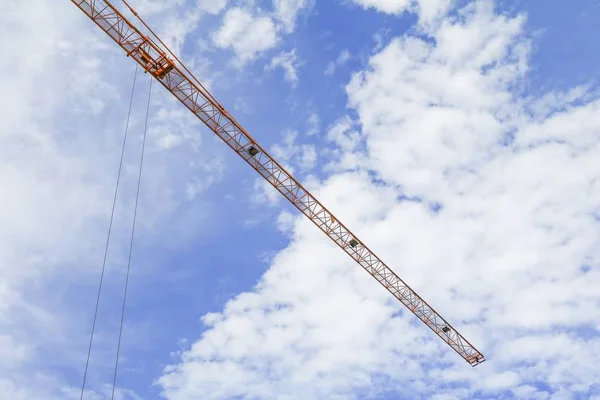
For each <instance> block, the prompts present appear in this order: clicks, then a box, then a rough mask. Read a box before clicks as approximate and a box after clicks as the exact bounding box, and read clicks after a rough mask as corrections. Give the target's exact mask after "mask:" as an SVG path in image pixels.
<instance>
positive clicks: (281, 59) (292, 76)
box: [265, 49, 301, 87]
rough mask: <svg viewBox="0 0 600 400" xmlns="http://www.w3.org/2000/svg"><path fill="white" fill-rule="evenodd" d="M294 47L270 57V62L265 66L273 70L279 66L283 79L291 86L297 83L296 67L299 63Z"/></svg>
mask: <svg viewBox="0 0 600 400" xmlns="http://www.w3.org/2000/svg"><path fill="white" fill-rule="evenodd" d="M297 53H298V52H297V50H296V49H292V50H290V51H288V52H282V53H279V54H278V55H276V56H275V57H273V59H271V63H270V64H269V65H267V66H266V67H265V69H267V70H273V69H276V68H281V69H282V70H283V73H284V77H285V80H286V81H288V82H289V83H290V84H291V85H292V86H293V87H296V86H297V85H298V72H297V69H298V67H299V66H300V64H301V61H300V59H299V58H298V54H297Z"/></svg>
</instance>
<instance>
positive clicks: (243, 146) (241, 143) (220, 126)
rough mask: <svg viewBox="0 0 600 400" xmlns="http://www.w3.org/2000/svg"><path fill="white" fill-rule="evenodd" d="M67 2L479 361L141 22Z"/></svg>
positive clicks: (92, 2)
mask: <svg viewBox="0 0 600 400" xmlns="http://www.w3.org/2000/svg"><path fill="white" fill-rule="evenodd" d="M71 1H72V2H73V3H74V4H75V5H76V6H77V7H79V8H80V9H81V10H82V11H83V12H84V13H85V14H86V15H87V16H88V17H89V18H91V19H92V20H93V21H94V22H95V23H96V24H97V25H98V26H99V27H100V28H101V29H102V30H103V31H104V32H106V33H107V34H108V36H110V37H111V38H112V39H113V40H114V41H115V42H116V43H117V44H118V45H119V46H121V48H123V50H125V52H126V54H127V56H128V57H131V58H133V59H134V60H135V61H136V62H138V63H139V64H140V65H141V66H142V67H143V68H144V70H145V71H146V72H149V73H150V74H152V75H153V76H154V77H155V78H156V79H157V80H158V81H159V82H160V83H161V84H162V85H163V86H164V87H165V88H166V89H167V90H169V91H170V92H171V93H172V94H173V95H174V96H175V97H177V99H179V100H180V101H181V102H182V103H183V104H184V105H185V106H186V107H187V108H188V109H189V110H190V111H191V112H192V113H194V114H195V115H196V116H197V117H198V118H200V119H201V120H202V122H204V123H205V124H206V126H208V128H210V129H211V130H212V131H213V132H214V133H215V134H217V135H218V136H219V137H220V138H221V139H222V140H223V141H224V142H225V143H226V144H227V145H228V146H229V147H231V148H232V149H233V150H234V151H235V152H236V153H237V154H238V155H239V156H240V157H242V158H243V159H244V160H245V161H246V162H247V163H248V164H249V165H250V166H251V167H252V168H254V169H255V170H256V171H257V172H258V173H259V174H260V175H261V176H262V177H263V178H265V179H266V180H267V181H268V182H269V183H270V184H271V185H273V187H275V189H277V190H278V191H279V192H280V193H281V194H282V195H283V196H285V197H286V198H287V199H288V200H289V201H290V202H291V203H292V204H293V205H294V206H295V207H296V208H297V209H298V210H300V212H302V213H303V214H304V215H305V216H306V217H308V218H309V219H310V220H311V221H312V222H313V223H314V224H315V225H316V226H317V227H319V229H321V230H322V231H323V232H324V233H325V234H326V235H327V236H329V238H331V239H332V240H333V241H334V242H335V243H336V244H337V245H338V246H339V247H340V248H341V249H342V250H344V251H345V252H346V253H347V254H348V255H349V256H350V257H352V258H353V259H354V260H355V261H356V262H357V263H358V264H359V265H360V266H361V267H363V268H364V269H365V270H366V271H367V272H368V273H369V274H370V275H371V276H373V278H375V279H376V280H377V281H378V282H379V283H380V284H381V285H382V286H383V287H385V288H386V289H387V290H388V291H389V292H390V293H391V294H392V295H394V297H396V298H397V299H398V300H400V302H401V303H402V304H404V305H405V306H406V307H407V308H408V309H409V310H410V311H411V312H412V313H414V314H415V315H416V316H417V317H418V318H419V319H420V320H421V321H423V322H424V323H425V325H427V326H428V327H429V328H430V329H431V330H432V331H433V332H435V334H436V335H438V336H439V337H440V338H441V339H442V340H443V341H444V342H446V343H447V344H448V345H449V346H450V347H451V348H452V349H454V350H455V351H456V352H457V353H458V354H459V355H460V356H461V357H463V358H464V359H465V360H466V361H467V362H468V363H469V364H470V365H471V366H475V365H478V364H480V363H482V362H484V361H485V357H484V356H483V354H482V353H480V352H479V351H478V350H477V349H476V348H475V347H473V345H471V343H469V341H468V340H467V339H465V338H464V337H463V336H462V335H461V334H460V333H459V332H458V331H456V329H454V328H453V327H452V326H451V325H450V324H449V323H448V322H447V321H446V320H445V319H444V318H442V316H440V315H439V314H438V313H437V312H436V311H435V310H434V309H433V308H432V307H431V306H430V305H429V304H427V302H426V301H425V300H423V299H422V298H421V297H420V296H419V295H418V294H417V293H416V292H415V291H414V290H412V289H411V288H410V287H409V286H408V285H407V284H406V283H405V282H404V281H403V280H402V279H400V277H398V275H396V273H395V272H394V271H392V270H391V269H390V268H389V267H388V266H387V265H385V263H384V262H383V261H381V260H380V259H379V258H378V257H377V256H376V255H375V254H374V253H373V252H372V251H371V250H370V249H369V248H368V247H367V246H366V245H365V244H364V243H363V242H362V241H361V240H359V239H358V238H357V237H356V235H354V234H353V233H352V232H351V231H350V230H349V229H348V228H347V227H346V226H345V225H344V224H342V223H341V222H340V221H339V220H338V219H337V218H335V216H334V215H333V214H332V213H331V212H330V211H329V210H328V209H327V208H326V207H325V206H323V205H322V204H321V203H320V202H319V201H318V200H317V199H316V198H315V197H314V196H313V195H312V194H310V193H309V192H308V190H306V189H305V188H304V187H303V186H302V185H301V184H300V183H298V181H297V180H296V179H295V178H294V177H293V176H292V175H291V174H290V173H288V172H287V171H286V170H285V169H284V168H283V167H282V166H281V165H280V164H279V163H278V162H277V161H276V160H275V159H273V158H272V157H271V156H270V155H269V154H268V152H267V151H265V150H264V149H263V148H262V147H261V146H260V145H259V144H258V143H257V142H256V141H255V140H254V139H253V138H252V137H251V136H250V135H249V134H248V132H246V130H244V128H242V126H241V125H240V124H239V123H238V122H237V121H236V120H235V119H234V118H233V117H232V116H231V115H230V114H229V113H228V112H227V110H225V108H224V107H223V106H222V105H221V104H220V103H219V102H218V101H217V100H216V99H215V98H214V97H213V96H212V95H211V94H210V93H209V92H208V90H206V88H204V86H203V85H202V84H201V83H200V82H199V81H198V80H197V79H196V78H195V77H194V75H193V74H192V73H191V72H190V71H189V70H188V69H187V68H186V67H185V65H183V63H181V61H180V60H179V59H178V58H177V57H176V56H175V55H174V54H173V53H172V52H171V51H170V50H169V49H168V48H167V47H166V45H165V44H164V43H163V42H162V41H161V40H160V38H158V37H157V36H156V35H154V32H152V30H151V29H150V28H149V27H148V26H147V25H146V24H145V23H144V22H143V21H142V20H141V19H140V21H141V22H142V23H143V24H144V26H145V27H146V28H147V29H148V30H149V31H150V33H151V34H152V35H153V37H150V36H148V35H144V34H143V33H142V32H141V31H140V30H139V29H138V28H136V27H135V26H134V25H133V24H132V23H131V22H130V21H129V20H128V19H127V18H126V17H125V16H123V14H121V13H120V12H119V11H118V10H117V9H116V8H115V7H114V6H113V5H112V4H111V3H110V1H108V0H71ZM124 3H125V4H126V5H127V6H128V7H129V8H130V10H131V11H132V12H133V13H134V15H136V17H138V18H139V16H138V15H137V13H135V11H134V10H133V8H131V7H130V6H129V4H127V2H126V1H124ZM155 39H156V40H155ZM169 56H172V58H171V57H169Z"/></svg>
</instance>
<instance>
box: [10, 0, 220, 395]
mask: <svg viewBox="0 0 600 400" xmlns="http://www.w3.org/2000/svg"><path fill="white" fill-rule="evenodd" d="M171 17H172V15H171V14H169V13H168V12H167V13H165V14H164V15H163V18H164V19H165V20H168V19H170V18H171ZM0 34H2V35H3V36H4V37H10V38H11V40H10V41H8V42H6V45H5V46H3V51H4V54H5V56H6V57H4V58H2V59H1V60H0V72H1V74H0V86H1V87H2V93H1V95H0V106H2V109H3V110H4V111H3V117H2V118H1V119H0V187H1V188H2V189H1V190H0V221H2V223H1V224H0V243H2V245H1V246H0V332H2V334H0V342H1V343H0V347H1V348H2V349H1V350H0V353H2V354H1V356H0V357H1V358H2V360H3V361H7V360H9V362H0V376H2V379H0V398H2V399H11V400H13V399H21V398H24V399H48V398H61V399H62V398H72V395H71V392H73V393H74V392H76V389H73V388H72V385H73V384H74V382H72V381H70V380H69V379H74V380H78V378H79V376H77V377H75V378H72V377H67V376H64V375H61V371H64V370H65V369H66V368H72V367H73V366H74V365H76V366H82V365H83V361H84V360H83V359H82V357H84V356H83V352H84V351H85V350H87V347H86V345H87V340H89V336H88V335H89V328H90V326H89V323H90V318H89V317H90V309H89V308H87V305H88V304H89V305H90V307H91V306H92V304H93V300H95V299H93V292H92V291H85V292H84V293H83V294H81V293H78V294H81V296H76V298H77V300H76V301H73V299H74V297H75V295H74V294H73V292H76V291H77V290H79V289H80V288H81V287H89V286H91V285H96V284H97V279H98V272H99V267H100V265H99V260H100V262H101V260H102V250H103V245H102V244H103V243H104V241H105V240H106V228H107V224H108V212H109V211H110V204H111V201H112V193H113V190H114V184H115V178H116V170H117V169H116V167H117V163H118V157H119V154H120V146H121V143H122V135H123V128H124V119H125V116H126V115H125V112H126V110H127V106H128V102H129V93H130V90H131V80H132V74H133V70H134V67H133V64H132V63H131V59H128V58H126V57H124V55H123V53H122V52H119V51H117V47H116V45H115V44H114V43H113V42H112V41H111V40H110V39H109V38H108V37H106V36H105V34H104V33H102V32H101V31H100V30H99V29H98V28H97V27H96V26H95V25H94V24H93V22H92V21H90V20H89V19H88V18H87V17H86V16H85V15H84V14H83V13H81V11H79V10H78V9H77V8H76V7H75V6H74V5H73V4H71V3H64V4H60V5H58V4H50V3H48V2H47V1H43V0H32V1H31V2H27V3H22V2H2V3H1V4H0ZM23 49H30V51H23ZM15 65H18V66H19V67H18V68H15ZM124 71H125V73H124ZM142 77H143V78H142ZM147 79H148V75H144V74H142V73H140V74H139V77H138V86H137V88H138V92H137V94H138V96H136V101H135V103H134V104H135V105H137V106H139V109H138V107H135V108H134V110H133V115H132V123H131V131H130V136H129V140H128V148H127V152H126V158H125V165H124V174H123V176H122V186H121V189H122V191H121V196H120V201H119V203H118V208H117V216H116V223H115V226H114V230H113V239H114V241H113V244H114V247H113V248H112V249H113V252H112V255H113V256H114V258H112V261H113V263H111V268H112V269H111V268H109V269H110V271H109V272H110V273H109V274H108V275H109V276H110V277H114V275H112V273H117V274H118V273H119V272H120V270H119V268H120V267H121V266H122V264H121V263H120V261H121V260H122V258H123V250H124V246H122V245H121V243H125V242H124V241H121V240H120V239H123V238H124V237H126V236H127V235H128V234H129V232H130V230H129V229H130V225H129V223H130V221H131V219H130V217H131V213H130V212H126V211H124V210H128V211H129V210H132V207H130V206H132V200H133V196H132V195H133V192H134V191H135V186H133V183H134V179H135V178H137V175H136V173H135V172H136V169H135V167H134V165H137V162H138V160H139V159H138V157H139V150H140V147H141V146H140V145H141V128H142V127H143V123H142V121H143V119H142V118H143V115H144V114H143V111H145V95H146V93H147V85H148V80H147ZM173 104H174V103H173ZM173 104H169V103H168V101H165V97H162V98H161V96H160V95H158V96H157V95H156V91H155V97H154V98H153V105H152V109H151V115H152V117H151V121H150V125H151V126H152V123H153V122H154V121H155V118H156V119H157V120H159V119H160V117H154V115H156V114H155V112H154V111H155V110H158V109H160V108H161V107H162V108H164V109H166V110H169V107H170V106H172V105H173ZM142 109H143V111H142ZM161 122H165V121H161ZM163 127H164V128H165V130H166V131H169V130H170V128H173V127H172V126H169V124H168V123H166V122H165V123H164V124H163ZM151 136H152V135H151ZM157 136H159V137H160V135H157ZM151 139H152V138H151ZM183 139H184V140H187V139H188V138H186V137H185V136H184V137H183ZM150 142H151V143H150V146H148V147H149V148H148V149H147V154H146V155H147V159H146V160H147V163H146V165H145V173H146V174H147V175H148V176H152V179H147V180H144V181H143V184H142V186H143V187H142V198H141V199H140V204H141V207H140V210H139V211H140V214H139V215H140V216H142V217H141V218H140V221H139V224H138V228H139V229H138V230H137V231H136V232H137V233H139V235H138V236H137V238H136V239H140V241H139V242H138V243H139V245H140V247H143V244H144V242H146V244H147V243H148V242H151V241H152V240H155V238H156V236H155V235H156V233H154V232H152V235H149V232H150V231H151V230H152V229H156V231H158V232H159V234H160V232H162V231H163V228H164V227H165V226H169V225H170V224H171V223H175V224H176V223H178V222H179V220H180V219H184V220H185V221H186V222H187V223H188V224H189V225H191V226H195V225H197V224H195V223H190V221H191V220H196V222H200V221H204V219H202V218H201V217H196V216H195V215H193V216H192V215H190V213H189V212H188V210H187V209H183V210H182V204H185V200H184V191H185V185H184V183H183V182H185V181H186V180H190V179H191V175H193V171H192V170H191V169H190V168H189V167H188V166H186V165H183V166H182V164H181V163H180V162H178V160H181V159H183V160H185V159H186V157H182V155H184V153H185V152H186V151H188V152H193V148H191V149H186V150H183V149H181V148H178V149H177V152H173V151H171V152H166V151H160V148H159V146H158V145H157V146H152V145H153V144H158V143H161V141H160V140H157V141H156V142H153V141H152V140H150ZM190 142H192V140H191V139H190ZM213 157H217V155H213ZM158 159H160V160H161V161H162V160H167V161H169V162H166V163H164V164H161V163H156V161H157V160H158ZM182 181H183V182H182ZM131 188H133V189H131ZM150 199H151V200H152V201H148V200H150ZM179 213H181V214H184V215H185V216H183V215H181V217H180V216H177V214H179ZM174 214H175V215H174ZM165 221H168V223H167V224H165ZM119 222H120V223H119ZM198 225H201V224H198ZM188 229H189V228H188ZM150 236H151V237H150ZM127 237H128V236H127ZM163 239H165V238H164V237H163ZM178 240H179V238H178ZM148 267H150V268H151V267H154V266H153V265H148ZM111 283H112V282H111V278H107V281H106V282H105V288H107V289H109V290H110V289H114V287H112V286H111ZM105 293H107V292H105ZM108 293H109V295H110V294H111V293H110V291H109V292H108ZM109 297H110V296H109ZM83 307H85V310H84V309H83ZM96 332H97V335H98V336H97V337H98V340H97V341H96V346H95V348H94V350H95V351H96V352H95V353H93V361H94V365H93V367H96V368H98V369H101V370H103V368H105V367H106V368H107V370H108V368H112V364H113V362H114V359H113V358H112V353H111V355H110V356H109V357H110V360H108V358H107V357H108V356H107V354H106V352H105V350H106V347H105V346H106V344H107V343H106V341H105V340H103V338H104V339H105V337H103V333H105V331H104V328H102V327H98V330H97V331H96ZM112 349H113V348H112V347H111V351H112ZM50 360H51V363H50ZM98 369H95V372H97V371H98ZM103 371H104V370H103ZM81 372H82V371H81ZM77 383H79V382H77ZM101 386H102V382H90V387H91V388H92V389H93V390H94V391H96V392H99V391H100V389H101ZM118 392H119V393H122V396H121V398H123V399H134V398H136V397H135V396H134V395H133V394H131V393H130V392H129V391H128V390H126V389H124V388H121V389H118ZM126 393H129V394H126ZM77 398H79V396H78V395H77ZM86 398H87V397H86ZM89 398H90V399H91V398H92V397H91V396H90V397H89ZM102 398H106V396H105V395H104V396H103V397H102Z"/></svg>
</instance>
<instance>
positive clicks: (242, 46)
mask: <svg viewBox="0 0 600 400" xmlns="http://www.w3.org/2000/svg"><path fill="white" fill-rule="evenodd" d="M277 40H278V38H277V30H276V27H275V24H274V23H273V20H272V19H271V18H270V17H268V16H264V15H254V14H253V12H252V11H250V10H247V9H242V8H239V7H235V8H231V9H229V10H227V13H226V14H225V17H224V18H223V24H222V25H221V27H220V28H219V29H218V30H217V31H216V32H214V33H213V41H214V43H215V45H217V47H220V48H231V49H233V51H234V52H235V53H236V55H237V57H238V62H240V63H241V64H243V63H245V62H248V61H250V60H252V59H254V58H255V57H256V56H257V55H258V54H260V53H261V52H263V51H265V50H268V49H270V48H272V47H273V46H275V44H276V43H277Z"/></svg>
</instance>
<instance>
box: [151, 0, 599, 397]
mask: <svg viewBox="0 0 600 400" xmlns="http://www.w3.org/2000/svg"><path fill="white" fill-rule="evenodd" d="M371 3H373V4H375V3H377V4H380V5H382V7H388V6H389V7H393V8H390V10H391V11H389V12H392V11H393V10H397V8H396V7H399V6H398V5H392V2H389V3H385V2H375V1H373V2H371ZM384 3H385V4H388V6H385V5H383V4H384ZM393 3H396V4H397V3H400V4H404V5H405V7H408V6H410V5H411V4H412V3H409V2H404V3H403V2H393ZM365 4H366V2H365ZM398 12H399V11H398ZM439 22H440V23H439V26H438V27H437V28H436V29H435V30H434V31H432V33H431V35H432V37H431V39H433V40H424V39H422V38H419V37H416V36H410V35H408V36H404V37H399V38H396V39H394V40H392V41H391V42H390V43H389V44H388V45H387V46H386V47H385V48H383V49H381V51H379V52H378V53H376V54H374V55H373V56H372V57H371V59H370V62H369V65H368V67H367V68H366V69H365V70H364V71H362V72H359V73H357V74H355V75H354V76H353V78H352V79H351V81H350V83H349V84H348V86H347V94H348V98H349V105H350V107H351V108H352V109H353V111H355V112H356V116H357V121H356V122H357V123H358V125H359V126H358V128H359V129H360V135H361V137H362V139H363V140H364V142H365V148H364V149H362V150H360V149H359V150H357V147H356V146H349V145H348V147H346V148H344V147H342V146H343V143H346V141H345V140H344V136H343V135H347V134H348V133H349V132H353V130H354V129H355V128H354V126H353V125H354V123H353V122H352V120H351V119H350V118H342V119H341V120H340V121H338V123H337V124H335V125H334V126H333V127H332V128H331V129H330V133H329V137H330V139H331V140H333V141H336V140H339V141H340V142H339V143H338V145H339V147H340V149H339V153H340V157H341V156H343V155H345V154H348V153H355V152H357V151H362V152H363V154H362V155H363V158H364V159H365V160H366V163H362V164H359V165H357V166H356V167H357V168H356V169H355V170H352V171H347V170H338V172H337V173H335V174H333V175H331V176H330V177H329V178H327V179H326V180H324V181H322V182H318V183H317V184H315V185H314V187H313V186H312V184H311V191H313V192H314V193H315V194H316V196H317V197H318V198H320V199H322V201H323V203H324V204H326V205H327V206H328V207H330V208H331V209H332V210H333V211H334V213H336V215H337V216H338V217H339V218H340V219H341V220H342V221H344V223H345V224H347V225H348V226H349V227H351V228H352V229H354V230H355V232H356V233H358V234H359V235H358V236H360V237H361V239H363V240H364V241H365V242H367V243H372V245H371V248H372V249H373V250H374V251H375V252H377V253H378V254H379V255H380V256H381V257H382V258H383V259H384V260H390V261H389V264H390V265H391V266H392V268H394V269H395V270H396V271H397V272H398V273H399V275H400V276H402V277H403V278H405V279H406V280H407V281H408V282H409V283H410V284H411V286H413V287H414V288H415V289H416V290H417V291H419V292H420V293H421V294H422V295H423V297H424V298H425V299H426V300H427V301H428V302H429V303H430V304H432V305H433V306H434V307H436V309H437V310H438V311H439V312H440V313H441V314H442V315H444V316H445V317H446V318H448V319H449V320H450V321H451V322H452V321H456V322H455V325H456V327H457V328H458V329H459V330H460V331H461V332H462V333H463V334H464V335H465V337H467V338H468V339H469V340H470V341H471V342H472V343H473V344H474V345H475V346H477V347H478V348H480V350H482V351H483V352H484V353H485V354H486V356H487V357H488V359H490V360H493V361H492V362H487V363H484V364H482V365H481V366H478V367H477V368H476V369H471V368H470V367H468V366H466V365H465V363H464V361H463V360H461V359H460V358H459V357H458V356H457V355H456V354H455V353H454V352H452V350H451V349H449V348H447V346H446V345H445V344H443V343H441V342H440V341H439V339H438V338H437V337H435V336H434V335H432V334H431V332H429V331H428V330H427V329H426V327H424V326H422V324H418V323H416V322H415V317H414V316H412V315H411V314H410V313H409V312H408V311H406V310H403V309H402V307H401V305H400V304H398V302H397V301H395V300H394V299H393V298H391V296H390V295H389V293H387V292H386V291H385V290H384V289H383V288H381V287H380V286H379V285H378V283H377V282H375V281H374V280H373V279H372V278H371V277H369V276H367V274H365V273H364V272H363V271H361V270H360V268H359V267H358V266H357V265H355V263H354V262H353V261H351V260H348V259H347V257H346V256H344V255H343V254H342V252H340V251H339V249H337V248H336V246H335V245H334V244H332V243H330V242H329V241H328V240H327V239H326V238H325V237H324V236H323V235H322V234H321V233H319V232H318V231H317V229H316V228H315V227H314V226H313V225H312V224H311V223H310V222H309V221H307V220H306V219H305V218H302V219H296V220H294V221H293V224H294V225H293V230H292V232H291V233H290V234H291V235H292V239H291V242H290V244H289V246H288V247H287V248H286V249H285V250H283V251H281V252H280V253H279V254H278V255H277V256H275V258H274V259H273V261H272V264H271V266H270V268H269V270H268V271H267V272H266V273H265V275H264V276H263V277H262V279H261V280H260V282H259V283H258V285H257V286H256V288H255V289H254V290H253V291H251V292H246V293H242V294H240V295H239V296H237V297H236V298H234V299H232V300H231V301H229V302H228V304H227V305H226V307H225V308H224V310H223V311H221V312H219V313H214V314H209V315H206V316H204V318H203V321H204V323H205V324H206V327H207V329H206V331H205V332H204V333H203V334H202V336H201V337H200V338H199V339H198V340H197V341H196V342H195V343H194V344H193V345H191V347H190V348H189V350H188V351H186V352H184V353H183V355H182V356H181V359H180V360H179V362H178V363H176V364H174V365H172V366H169V367H168V368H167V369H166V370H165V372H164V374H163V376H162V377H161V378H160V380H159V383H160V385H161V386H162V389H163V394H164V395H165V396H166V397H167V398H169V399H184V398H195V397H198V396H201V397H203V398H206V399H225V398H232V397H236V396H240V397H246V398H263V399H271V398H272V399H319V398H328V399H341V398H368V397H369V396H375V395H377V394H378V393H382V392H388V391H391V392H401V393H402V394H403V397H405V398H440V399H441V398H466V397H469V396H472V395H474V394H475V393H477V396H479V397H489V398H499V397H517V398H524V397H526V398H532V399H533V398H550V397H551V396H552V398H571V397H573V396H575V395H578V396H583V397H587V398H593V397H594V396H597V395H598V387H597V385H596V386H594V382H595V379H596V376H597V373H596V365H598V363H600V339H598V337H599V336H598V333H599V332H598V331H597V321H598V319H599V318H600V311H599V310H600V307H599V306H600V297H599V295H598V291H597V288H598V287H599V286H600V267H599V265H600V262H599V261H600V224H599V223H598V219H599V218H598V205H597V199H598V198H600V185H599V184H598V182H600V176H599V175H600V172H599V171H598V168H595V167H594V166H595V165H596V164H597V160H598V158H599V157H600V122H599V120H598V118H596V117H595V116H596V115H598V112H599V111H600V99H598V98H595V97H594V96H593V95H592V94H591V93H590V92H588V91H586V89H585V88H577V89H576V90H574V91H568V92H566V93H551V94H546V95H541V96H537V98H532V96H531V95H530V94H528V95H525V94H524V93H522V92H521V91H519V87H521V85H520V83H521V82H522V80H523V79H525V78H526V77H527V72H528V64H529V57H530V54H531V46H530V42H529V39H528V38H527V34H526V32H525V31H524V23H525V17H524V16H522V15H517V16H514V17H508V16H504V15H500V14H499V13H497V12H496V11H495V9H494V5H493V4H492V3H491V2H489V1H478V2H475V3H471V4H469V5H467V6H466V7H465V8H463V9H461V10H459V12H458V14H457V16H453V17H447V18H444V19H443V20H440V21H439ZM534 97H536V96H534ZM313 183H314V182H313ZM290 222H292V220H291V219H290V217H289V216H288V215H283V216H281V217H280V219H279V222H278V224H279V227H280V229H282V230H284V231H286V232H290V226H289V225H290ZM586 332H587V333H586ZM441 393H444V395H443V396H442V395H441ZM436 396H437V397H436Z"/></svg>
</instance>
